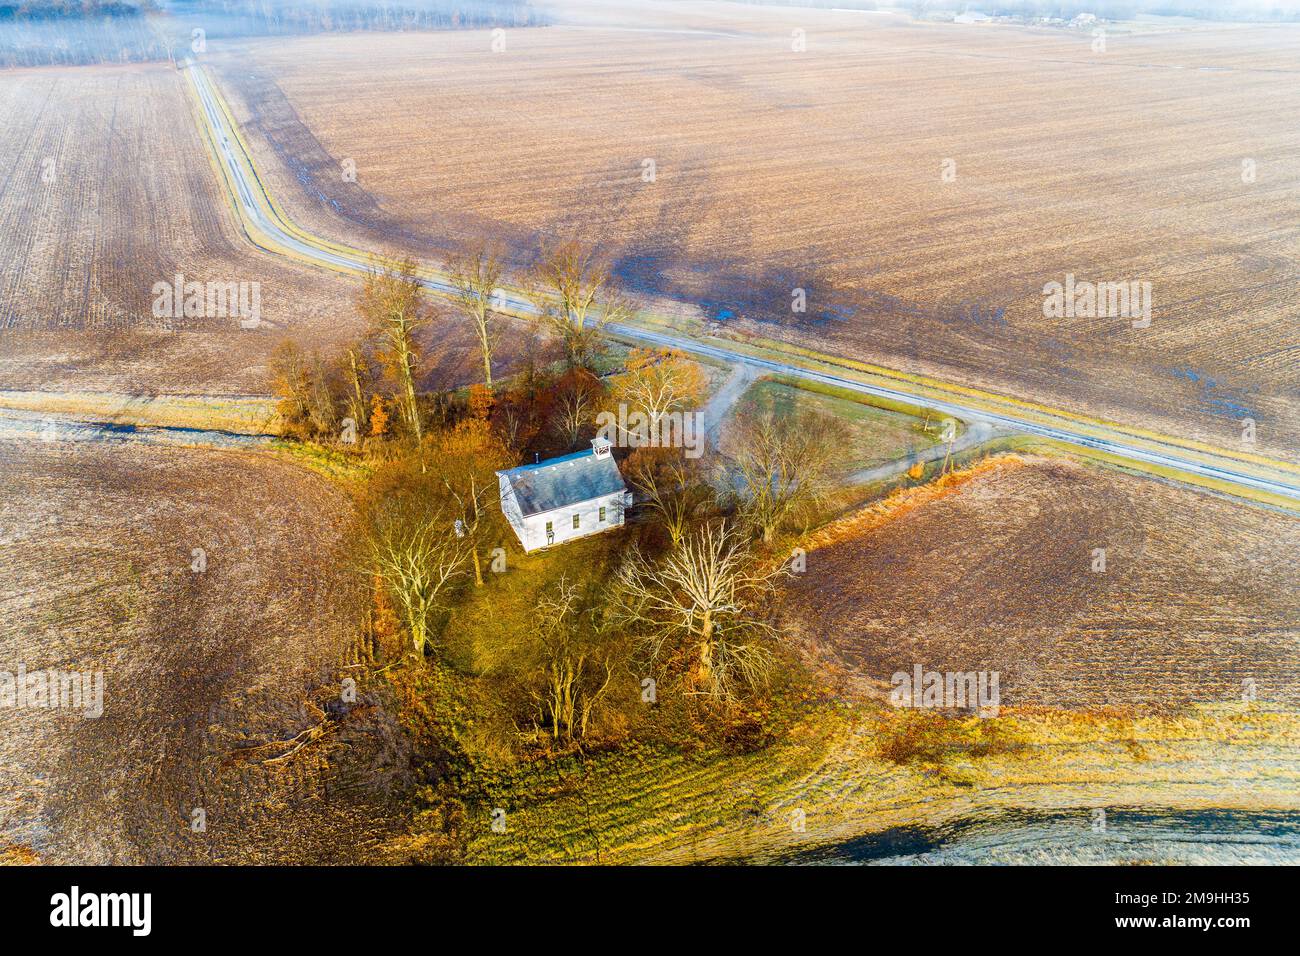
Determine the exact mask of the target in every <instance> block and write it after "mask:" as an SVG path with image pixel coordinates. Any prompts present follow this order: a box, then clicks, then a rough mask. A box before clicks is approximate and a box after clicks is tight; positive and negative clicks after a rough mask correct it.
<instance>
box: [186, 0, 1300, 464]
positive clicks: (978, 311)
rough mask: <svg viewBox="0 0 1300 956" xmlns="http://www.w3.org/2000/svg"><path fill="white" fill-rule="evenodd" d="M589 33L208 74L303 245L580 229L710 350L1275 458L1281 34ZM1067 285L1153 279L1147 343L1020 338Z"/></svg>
mask: <svg viewBox="0 0 1300 956" xmlns="http://www.w3.org/2000/svg"><path fill="white" fill-rule="evenodd" d="M594 10H595V13H594V14H593V20H592V24H591V25H589V26H573V25H567V26H566V25H557V26H553V27H546V28H537V29H527V30H511V31H508V35H507V38H506V48H505V50H504V51H503V52H499V53H497V52H492V50H491V49H490V38H489V36H488V34H487V33H485V32H475V31H466V32H457V33H449V34H423V35H417V34H411V35H405V34H403V35H399V36H384V37H382V38H380V37H315V38H299V39H291V40H268V41H256V42H253V41H249V42H244V43H235V44H229V45H224V46H221V47H220V48H214V49H213V51H212V53H211V55H210V59H209V62H210V63H211V64H213V65H214V66H215V67H216V69H217V77H218V79H219V81H220V83H221V85H222V88H223V90H224V91H225V92H226V94H227V95H228V97H229V98H230V99H231V100H232V103H233V105H234V108H235V110H236V113H237V115H238V116H239V117H240V119H241V121H243V122H245V123H246V127H247V131H248V134H249V140H250V143H251V145H252V146H253V148H254V151H255V153H256V154H257V155H258V157H259V163H260V164H261V165H262V167H264V169H265V171H266V175H267V176H268V178H269V180H270V183H271V186H272V189H273V192H275V193H276V195H277V196H278V197H279V198H280V199H281V201H282V203H283V204H284V205H285V206H286V207H287V208H288V209H289V211H290V212H291V214H292V215H293V216H294V217H295V218H297V219H299V220H300V221H301V222H302V223H303V224H304V225H305V226H308V227H310V228H312V229H313V230H314V231H317V232H321V233H323V234H327V235H335V236H341V237H347V238H350V239H352V240H353V241H357V242H364V243H370V244H373V243H377V242H392V243H394V244H399V245H403V246H405V247H407V248H410V249H411V250H412V251H413V252H416V253H419V254H424V255H428V256H429V257H430V258H434V257H435V255H434V253H435V252H436V251H437V250H438V249H440V248H443V247H446V246H447V245H449V244H454V243H456V242H458V241H461V240H464V239H467V238H471V237H474V236H478V235H483V234H490V235H495V236H498V237H507V238H508V239H509V240H511V241H512V242H513V243H514V244H515V245H516V247H517V249H519V250H527V249H529V248H531V247H532V246H533V245H534V244H535V243H536V242H537V241H538V239H539V237H541V236H545V235H566V236H567V235H573V234H577V235H579V236H583V237H585V238H587V239H589V240H590V241H593V242H597V243H600V244H602V245H603V246H604V247H605V248H606V249H607V250H609V252H610V253H611V255H612V256H614V258H615V259H616V260H617V263H618V270H619V273H620V274H621V276H622V277H623V279H624V281H625V282H626V283H627V284H628V286H630V287H631V288H632V289H634V290H635V291H636V292H638V293H639V294H641V295H642V296H644V298H645V300H646V301H650V302H654V301H659V302H661V303H666V302H671V301H678V300H680V301H685V302H687V303H690V304H692V306H693V307H694V308H695V310H696V314H699V315H703V316H706V317H708V318H710V319H714V320H717V321H716V323H715V326H716V327H717V328H718V329H723V328H730V329H732V330H733V332H736V333H744V334H749V335H760V336H764V337H768V338H779V339H787V340H790V341H793V342H797V343H800V344H803V345H806V346H811V347H814V348H817V349H820V350H822V351H831V352H836V353H840V354H844V355H850V356H854V357H857V358H860V359H866V360H877V361H880V362H883V363H885V364H888V365H890V366H894V367H904V368H907V369H915V370H920V371H924V372H928V373H931V374H934V375H936V376H938V377H941V378H944V379H947V380H953V381H959V382H964V383H970V384H979V385H984V386H987V387H991V388H995V389H997V390H1000V391H1004V392H1009V393H1012V394H1017V395H1020V396H1025V397H1029V398H1032V399H1034V400H1038V401H1042V402H1045V403H1048V404H1052V405H1056V406H1059V407H1064V408H1069V409H1073V410H1077V411H1081V412H1091V413H1095V414H1100V415H1103V416H1106V417H1110V418H1114V419H1118V420H1120V421H1122V422H1126V423H1131V424H1133V425H1135V426H1139V427H1153V428H1158V429H1162V430H1165V431H1168V432H1170V433H1174V434H1179V435H1184V436H1187V437H1194V436H1198V435H1199V436H1201V437H1202V438H1203V439H1204V440H1207V441H1209V442H1212V443H1218V444H1222V445H1225V446H1234V445H1236V444H1237V443H1238V442H1239V437H1240V431H1241V425H1240V420H1241V419H1243V418H1246V417H1250V418H1253V419H1255V421H1256V422H1257V423H1258V440H1259V443H1260V444H1259V449H1260V450H1262V451H1264V452H1265V453H1267V454H1271V455H1275V456H1280V457H1288V458H1292V459H1294V458H1295V457H1296V448H1297V447H1298V446H1297V442H1296V439H1297V437H1300V415H1297V407H1296V401H1295V395H1296V390H1297V384H1300V378H1298V373H1297V363H1296V361H1295V351H1294V345H1293V342H1292V341H1291V339H1292V338H1293V337H1294V328H1295V322H1296V318H1297V315H1298V314H1300V298H1298V297H1297V289H1298V288H1300V274H1298V273H1297V265H1296V263H1297V256H1298V254H1300V226H1297V222H1300V169H1297V167H1296V166H1295V164H1294V162H1293V161H1292V160H1293V157H1294V156H1295V155H1296V152H1297V150H1300V128H1297V126H1296V124H1295V123H1294V122H1293V121H1292V118H1293V117H1294V116H1295V115H1296V113H1297V112H1298V111H1300V83H1297V79H1298V78H1300V71H1298V70H1297V67H1296V65H1295V64H1296V63H1297V54H1298V53H1300V29H1296V28H1295V27H1294V26H1292V25H1270V26H1259V27H1254V26H1251V27H1241V26H1227V25H1216V26H1208V25H1197V24H1192V25H1187V24H1183V25H1182V26H1180V27H1178V28H1176V29H1175V28H1170V29H1165V30H1154V31H1148V32H1143V33H1135V34H1125V33H1123V32H1122V31H1120V32H1117V33H1116V34H1115V35H1113V36H1111V37H1110V39H1109V44H1108V47H1107V49H1106V51H1105V52H1104V53H1094V52H1092V51H1091V49H1090V38H1089V36H1088V34H1087V33H1086V32H1084V31H1070V30H1062V29H1037V30H1035V29H1029V28H1021V27H1014V26H1008V25H998V26H979V25H975V26H962V25H954V24H920V23H917V24H914V23H911V22H909V21H908V20H907V19H906V18H905V17H901V16H889V15H861V14H850V13H843V12H839V13H837V12H833V11H827V10H821V11H818V10H810V9H793V8H780V9H772V8H757V9H749V8H744V9H742V8H739V7H736V6H734V5H731V6H728V7H726V8H722V7H717V6H714V5H708V4H676V5H673V6H672V10H671V11H667V12H666V5H662V4H660V5H654V6H653V7H648V6H645V5H638V4H631V5H624V7H623V8H621V9H620V16H623V17H624V19H625V21H626V22H632V21H631V20H629V19H627V18H628V17H634V15H636V14H638V13H639V14H640V20H641V21H643V22H644V28H643V29H616V28H612V27H606V26H602V25H600V24H601V15H600V10H599V8H598V7H597V8H594ZM724 14H725V15H724ZM724 23H725V24H726V25H727V26H726V28H725V29H723V28H722V26H721V24H724ZM795 29H801V30H803V31H805V34H804V37H805V39H806V50H804V51H803V52H796V51H794V50H792V49H791V44H792V30H795ZM380 62H382V63H383V69H376V68H375V64H376V63H380ZM645 160H653V161H654V176H653V177H652V181H650V180H648V179H647V178H646V177H645V175H643V174H644V172H645V170H646V169H647V168H648V167H646V166H645V165H644V161H645ZM946 160H951V161H952V163H951V165H950V166H948V167H945V161H946ZM1247 160H1249V161H1250V162H1249V164H1247V165H1243V164H1244V163H1246V161H1247ZM348 163H351V164H354V165H355V171H356V179H355V182H351V181H347V179H346V177H345V176H344V170H345V165H346V164H348ZM1248 166H1249V170H1250V173H1249V175H1247V168H1248ZM945 168H947V169H949V171H950V172H952V173H953V174H954V175H953V176H951V177H945V176H944V171H945ZM521 254H522V253H521ZM1067 274H1073V275H1075V276H1076V277H1077V279H1078V280H1080V281H1085V280H1086V281H1115V282H1119V281H1126V280H1132V281H1139V282H1150V283H1151V298H1152V304H1153V307H1152V323H1151V325H1150V327H1149V328H1133V327H1132V325H1131V320H1130V319H1129V318H1125V317H1096V318H1083V317H1080V318H1068V319H1066V318H1061V319H1058V318H1046V317H1045V316H1044V312H1043V298H1044V296H1043V287H1044V285H1045V284H1046V283H1048V282H1050V281H1061V282H1063V281H1064V280H1065V277H1066V275H1067ZM795 288H802V289H804V290H805V291H806V294H807V302H808V305H807V312H806V313H802V314H795V313H792V310H791V301H792V290H793V289H795ZM724 334H726V333H724Z"/></svg>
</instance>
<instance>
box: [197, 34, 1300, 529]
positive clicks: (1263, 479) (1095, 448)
mask: <svg viewBox="0 0 1300 956" xmlns="http://www.w3.org/2000/svg"><path fill="white" fill-rule="evenodd" d="M183 72H184V73H185V75H186V76H188V77H189V79H190V81H191V83H192V84H193V88H194V91H195V94H196V96H197V99H198V103H199V108H200V112H201V115H202V117H203V119H204V120H205V121H206V126H207V129H206V133H207V135H208V138H209V140H210V142H211V143H212V145H213V147H214V148H215V149H216V151H217V160H218V162H219V163H220V165H221V167H222V168H223V170H224V171H225V173H226V178H227V183H228V185H229V187H230V190H231V193H232V199H233V201H234V205H235V208H236V211H237V213H238V214H239V217H240V220H241V225H242V227H243V229H244V232H245V235H246V236H247V237H248V238H249V240H250V241H251V242H253V243H254V244H255V245H257V246H258V247H259V248H262V249H265V250H267V251H269V252H272V253H276V254H279V255H285V256H288V257H289V258H292V259H297V260H300V261H303V262H307V263H311V264H315V265H320V266H324V267H326V268H329V269H332V270H334V271H341V272H346V273H351V274H361V273H364V272H365V271H366V269H367V268H368V264H369V257H368V256H367V254H366V253H364V252H361V251H360V250H354V249H349V248H347V247H346V246H342V245H340V244H338V243H335V242H332V241H330V240H327V239H323V238H320V237H316V236H311V235H309V234H307V233H305V232H304V231H303V230H301V229H299V228H298V227H297V226H295V225H294V224H293V223H292V222H290V221H289V220H288V219H287V218H286V217H284V216H283V215H282V214H281V213H280V212H279V210H278V208H277V207H276V206H275V204H274V202H273V201H272V198H271V196H270V194H269V192H268V191H267V189H266V187H265V185H264V184H263V182H262V181H261V179H260V178H259V177H258V174H257V170H256V167H255V166H254V164H253V161H252V157H251V155H250V154H249V151H248V149H247V148H246V146H245V145H244V143H243V140H242V138H241V137H240V135H239V132H238V130H237V129H236V128H235V125H234V122H233V120H232V119H231V117H230V116H229V115H228V113H227V112H226V110H225V108H224V103H223V101H222V100H221V98H220V96H219V94H218V93H217V91H216V89H215V87H214V86H213V84H212V82H211V80H210V79H209V77H208V75H207V73H206V72H205V71H204V69H203V68H202V67H201V66H199V65H197V64H195V63H193V62H192V61H190V60H187V61H186V65H185V66H184V67H183ZM421 276H422V278H421V281H422V282H423V284H424V285H425V286H426V287H427V288H428V289H430V290H431V291H433V292H436V293H439V294H450V293H451V292H452V291H453V287H452V286H451V284H450V283H449V282H448V281H447V279H446V278H445V277H444V276H441V275H439V274H438V273H436V272H433V271H422V273H421ZM498 291H499V297H496V298H495V301H496V304H497V305H498V306H499V307H500V308H499V311H501V312H505V313H509V314H514V315H518V316H529V315H535V314H536V308H535V307H534V306H533V304H532V303H531V302H530V301H528V299H527V298H526V297H524V296H523V295H522V294H520V293H518V292H515V291H511V290H504V289H503V290H498ZM606 329H607V330H608V331H609V332H611V333H613V334H614V335H616V336H619V337H621V338H625V339H629V340H632V341H636V342H641V343H648V344H651V345H656V346H660V347H664V348H674V349H680V350H681V351H683V352H687V353H692V354H695V355H701V356H707V357H710V358H713V359H717V360H720V361H723V362H726V363H728V364H735V363H737V362H743V363H745V364H747V365H748V366H750V367H752V368H753V369H755V370H758V371H759V372H762V373H767V374H779V375H785V376H789V377H793V378H798V379H803V380H806V381H811V382H819V383H821V384H824V385H830V386H834V387H836V388H842V389H846V390H849V391H854V392H859V393H863V394H868V395H872V396H874V397H877V398H884V399H888V400H892V401H898V402H904V403H907V404H911V405H915V404H918V403H919V404H923V405H925V406H926V407H929V408H932V409H935V410H936V411H938V412H940V413H942V414H945V415H952V416H954V417H956V418H959V419H961V420H963V421H966V422H968V423H971V424H977V423H984V424H986V425H988V426H992V427H995V428H998V429H1001V430H1007V431H1010V432H1014V433H1019V434H1024V435H1032V436H1037V437H1040V438H1045V439H1050V440H1053V441H1056V442H1061V443H1064V444H1066V445H1071V446H1074V447H1075V448H1079V449H1086V450H1088V451H1092V452H1099V453H1101V454H1103V455H1106V456H1110V457H1112V458H1117V459H1120V460H1122V462H1123V464H1125V465H1126V466H1128V467H1131V468H1134V469H1135V470H1138V471H1147V472H1155V471H1157V470H1159V469H1172V470H1174V471H1177V472H1180V473H1182V475H1184V476H1190V477H1191V478H1192V479H1193V483H1195V479H1203V480H1204V481H1206V482H1209V483H1211V487H1217V488H1219V489H1220V490H1226V491H1230V492H1236V493H1238V494H1242V495H1246V496H1249V497H1253V498H1256V499H1258V498H1259V495H1258V494H1257V493H1259V492H1263V493H1264V494H1265V495H1271V496H1276V499H1282V501H1281V502H1279V503H1281V504H1284V505H1287V506H1290V505H1292V504H1293V503H1300V469H1297V468H1295V467H1294V466H1291V465H1288V464H1285V463H1282V462H1274V461H1270V460H1268V459H1264V458H1261V457H1259V456H1252V455H1248V454H1242V455H1234V454H1232V453H1229V452H1227V451H1217V450H1207V449H1200V448H1198V449H1190V448H1187V447H1184V446H1182V445H1180V444H1178V443H1177V442H1176V441H1175V440H1174V439H1172V438H1167V437H1165V436H1158V435H1148V434H1145V433H1143V434H1137V433H1135V432H1134V431H1131V430H1126V429H1123V428H1121V426H1118V425H1114V424H1112V423H1106V422H1096V421H1087V420H1083V419H1079V418H1077V417H1076V416H1073V415H1070V414H1069V413H1066V412H1063V411H1059V410H1055V409H1050V408H1046V407H1044V406H1038V405H1033V404H1032V403H1028V402H1021V401H1016V400H1013V399H1006V398H1002V397H999V396H992V395H988V394H987V393H976V392H972V391H971V390H963V389H961V388H959V387H957V386H945V385H944V384H943V383H928V384H918V383H917V382H916V381H915V380H910V379H908V377H906V376H903V375H901V374H898V373H891V374H893V375H895V376H896V377H894V378H891V379H890V383H889V384H880V383H877V382H872V381H863V380H861V379H860V378H857V377H853V375H852V373H851V372H848V371H846V372H845V373H844V374H839V373H836V372H834V371H819V370H817V369H813V368H808V367H806V365H805V364H796V363H794V362H787V361H783V360H781V359H780V358H762V357H757V356H755V355H752V354H750V353H749V351H748V350H745V349H742V348H739V347H737V346H736V345H735V344H733V343H728V342H726V341H724V340H721V339H718V340H712V341H705V340H703V339H699V338H694V337H690V336H687V335H684V334H681V333H675V332H665V331H658V330H654V329H648V328H643V327H641V326H638V325H629V324H620V323H610V324H609V325H607V326H606ZM876 377H880V376H879V375H877V376H876ZM936 390H938V391H941V392H943V391H946V392H947V393H948V394H950V395H951V396H952V397H936V395H935V394H934V392H935V391H936ZM1251 492H1255V493H1256V494H1253V495H1252V494H1251Z"/></svg>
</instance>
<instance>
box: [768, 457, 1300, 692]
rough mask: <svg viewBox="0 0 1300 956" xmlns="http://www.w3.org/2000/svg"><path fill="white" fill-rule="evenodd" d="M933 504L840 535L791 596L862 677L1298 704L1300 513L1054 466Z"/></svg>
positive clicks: (816, 633) (1058, 462)
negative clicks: (979, 678) (987, 676)
mask: <svg viewBox="0 0 1300 956" xmlns="http://www.w3.org/2000/svg"><path fill="white" fill-rule="evenodd" d="M922 492H923V490H922ZM920 498H921V499H922V500H921V502H920V503H919V504H918V505H916V506H915V507H911V506H909V505H908V504H905V505H904V506H903V507H902V508H899V509H897V510H896V511H894V512H892V513H890V512H888V511H887V512H886V514H885V515H884V516H874V517H868V518H865V519H862V518H859V519H854V521H850V522H849V523H848V524H847V525H846V526H842V527H841V529H840V531H839V532H838V533H837V532H836V530H835V526H831V528H830V529H828V531H827V532H826V538H827V543H825V544H823V545H821V546H818V547H815V549H812V550H810V551H809V553H808V571H807V573H806V574H805V575H804V576H803V577H802V578H800V579H799V580H797V581H796V583H794V584H793V585H791V587H790V589H789V591H788V594H787V601H788V604H787V617H788V618H789V620H790V622H791V624H792V625H793V627H794V629H795V633H796V634H797V635H798V637H799V639H800V640H801V641H802V643H803V644H804V646H805V647H806V648H807V649H808V650H809V651H810V652H811V653H812V654H814V655H815V656H817V657H820V658H821V659H822V660H823V661H824V662H826V663H827V665H828V666H829V667H830V668H831V670H832V671H834V672H836V673H838V674H839V675H840V676H841V677H843V678H845V679H846V680H847V681H848V682H849V684H850V685H856V686H857V687H859V688H860V689H864V690H867V691H868V692H872V691H874V692H880V691H888V689H889V686H890V677H891V675H892V674H894V673H895V672H898V671H906V672H909V673H910V672H911V671H912V668H913V666H914V665H915V664H920V665H922V666H923V667H924V668H926V669H928V670H935V671H969V670H975V671H980V670H984V671H997V672H999V673H1000V675H1001V682H1002V695H1003V696H1002V701H1003V703H1004V704H1006V705H1009V706H1045V707H1054V708H1105V707H1117V708H1133V709H1135V710H1137V711H1139V712H1149V711H1165V710H1170V709H1177V708H1179V707H1180V706H1182V705H1185V704H1189V703H1200V704H1215V703H1220V704H1222V703H1231V702H1234V701H1240V700H1241V699H1242V696H1243V689H1244V686H1245V685H1244V684H1243V682H1244V681H1247V680H1250V681H1253V682H1254V690H1255V693H1256V695H1257V697H1258V699H1259V700H1260V701H1267V702H1269V703H1271V704H1274V705H1276V704H1282V705H1285V706H1287V707H1292V708H1294V707H1295V706H1296V704H1297V703H1300V696H1297V690H1296V689H1297V687H1298V686H1300V684H1298V679H1300V630H1298V629H1297V624H1296V622H1297V620H1298V619H1300V598H1298V597H1297V594H1300V589H1298V588H1297V585H1298V584H1300V581H1298V580H1297V575H1296V567H1295V561H1294V555H1295V553H1296V549H1297V548H1298V547H1300V522H1297V521H1296V519H1295V518H1293V517H1289V516H1284V515H1280V514H1274V513H1270V512H1268V511H1265V510H1262V509H1255V508H1250V507H1246V506H1242V505H1237V504H1233V503H1229V502H1227V501H1224V500H1221V499H1217V498H1211V497H1208V496H1205V495H1201V494H1196V493H1193V492H1189V491H1185V490H1182V489H1179V488H1175V487H1171V486H1168V485H1164V484H1160V483H1157V482H1154V481H1150V480H1145V479H1137V478H1130V477H1127V476H1124V475H1120V474H1116V473H1114V472H1111V471H1105V470H1100V469H1096V468H1088V467H1085V466H1082V465H1078V464H1074V463H1071V462H1068V461H1065V460H1062V459H1054V458H1053V459H1048V458H1028V459H1011V460H1008V461H1007V462H1006V463H1005V464H1003V465H1001V466H1000V467H998V468H996V469H993V470H990V471H987V472H985V473H982V474H979V475H976V476H975V477H974V478H973V479H972V480H971V481H970V482H969V483H968V484H965V485H963V486H962V487H960V488H957V489H955V490H953V491H951V493H947V494H944V493H942V492H941V493H940V494H939V495H938V496H937V497H934V498H933V499H932V500H928V501H927V500H923V499H924V498H925V494H924V493H922V494H921V495H920ZM864 522H865V523H864ZM1096 549H1104V551H1105V555H1104V558H1105V564H1104V570H1094V565H1095V564H1096V558H1097V555H1096V554H1095V553H1094V552H1095V550H1096Z"/></svg>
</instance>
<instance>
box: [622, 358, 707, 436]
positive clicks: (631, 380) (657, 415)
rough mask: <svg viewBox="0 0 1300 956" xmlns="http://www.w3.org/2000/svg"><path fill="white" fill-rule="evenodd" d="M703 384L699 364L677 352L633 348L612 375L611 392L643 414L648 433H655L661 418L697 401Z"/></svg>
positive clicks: (703, 386) (700, 395)
mask: <svg viewBox="0 0 1300 956" xmlns="http://www.w3.org/2000/svg"><path fill="white" fill-rule="evenodd" d="M705 385H706V383H705V380H704V374H703V373H702V372H701V371H700V367H699V366H698V365H697V364H695V363H694V362H692V361H691V360H690V359H688V358H687V357H686V356H685V355H683V354H682V353H681V352H678V351H676V350H672V349H667V350H663V351H659V350H655V349H633V350H632V351H631V352H630V353H629V354H628V357H627V361H626V362H625V363H624V371H623V372H622V373H621V374H619V375H616V376H614V380H613V391H614V397H615V398H616V399H618V400H619V401H623V402H626V403H627V404H628V405H630V406H632V408H633V410H635V411H639V412H642V413H644V415H645V416H646V421H647V425H648V427H649V429H650V434H651V435H657V434H659V431H658V429H659V423H660V421H661V420H662V419H663V417H664V416H665V415H667V414H668V413H669V412H674V411H680V410H682V409H685V408H688V407H690V406H691V405H693V404H695V403H697V402H699V400H700V399H701V398H702V397H703V396H704V391H705ZM624 437H626V436H624Z"/></svg>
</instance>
